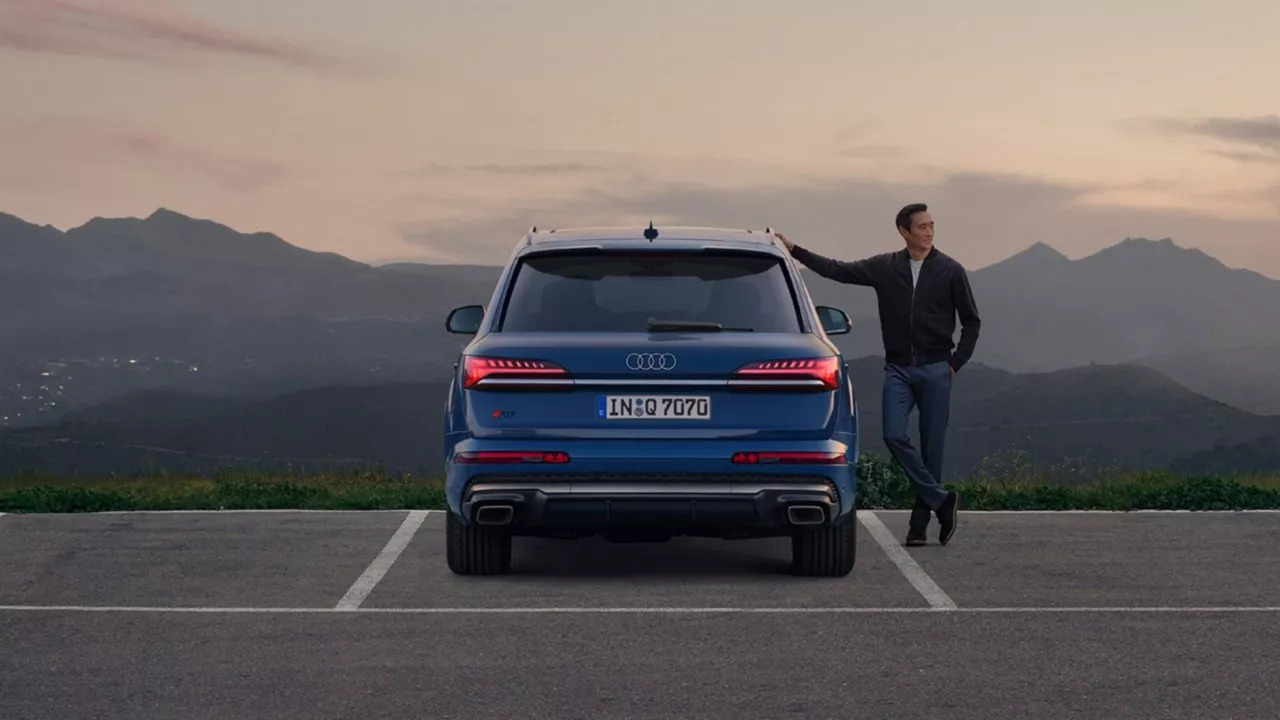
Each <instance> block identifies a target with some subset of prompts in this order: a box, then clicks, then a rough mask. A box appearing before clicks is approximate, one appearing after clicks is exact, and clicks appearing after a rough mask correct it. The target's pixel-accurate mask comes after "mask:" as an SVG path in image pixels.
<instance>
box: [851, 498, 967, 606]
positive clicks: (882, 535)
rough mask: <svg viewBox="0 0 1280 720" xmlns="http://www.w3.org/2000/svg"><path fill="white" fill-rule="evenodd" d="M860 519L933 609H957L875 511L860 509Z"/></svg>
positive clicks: (953, 602)
mask: <svg viewBox="0 0 1280 720" xmlns="http://www.w3.org/2000/svg"><path fill="white" fill-rule="evenodd" d="M858 520H859V521H860V522H861V523H862V525H863V527H865V528H866V529H867V530H869V531H871V536H872V537H873V538H875V539H876V542H877V543H879V544H880V547H881V548H883V549H884V552H885V554H886V555H888V556H889V559H890V560H892V561H893V564H894V565H897V566H898V569H899V570H901V571H902V574H903V575H905V576H906V577H907V581H908V582H910V583H911V585H912V586H913V587H914V588H915V589H916V590H918V591H919V592H920V594H921V595H923V596H924V599H925V601H926V602H928V603H929V607H930V608H931V609H933V610H955V609H956V607H957V606H956V603H955V601H954V600H952V599H951V597H950V596H948V595H947V594H946V593H945V592H943V591H942V588H940V587H938V584H937V583H935V582H934V581H933V578H931V577H929V574H928V573H926V572H925V571H924V568H921V567H920V565H919V564H917V563H916V561H915V559H914V558H912V557H911V555H910V554H908V553H907V551H906V550H905V549H903V547H902V545H900V544H899V543H898V539H897V538H895V537H894V536H893V533H891V532H889V528H887V527H885V526H884V522H883V521H881V520H880V518H878V517H876V514H875V513H874V512H871V511H868V510H859V511H858Z"/></svg>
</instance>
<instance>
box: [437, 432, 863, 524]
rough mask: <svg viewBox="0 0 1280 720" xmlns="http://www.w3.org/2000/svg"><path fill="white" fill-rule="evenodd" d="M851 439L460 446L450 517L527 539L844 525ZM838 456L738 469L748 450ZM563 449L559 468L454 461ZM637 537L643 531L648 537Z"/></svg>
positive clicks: (853, 481)
mask: <svg viewBox="0 0 1280 720" xmlns="http://www.w3.org/2000/svg"><path fill="white" fill-rule="evenodd" d="M849 440H850V441H846V442H841V441H838V440H830V439H829V440H810V441H784V442H779V441H774V442H757V443H752V442H750V441H747V442H742V441H732V440H730V441H724V440H700V441H671V440H661V441H645V440H628V441H612V442H601V441H598V440H578V441H561V442H554V441H541V442H534V443H523V442H522V443H520V444H519V445H515V443H513V442H511V441H509V440H508V441H505V442H493V441H488V440H479V439H475V438H467V439H465V440H462V441H461V442H459V443H458V444H456V445H455V446H454V447H453V448H452V450H453V452H451V453H450V455H449V458H448V460H447V461H446V474H447V481H446V496H447V499H448V504H449V509H450V511H451V512H453V513H454V514H455V515H456V516H457V517H458V518H459V519H460V520H462V521H463V522H464V523H471V522H478V523H480V524H486V525H500V526H502V527H504V528H507V529H509V530H510V531H511V532H513V533H517V534H526V535H553V536H580V535H589V534H609V533H625V532H626V531H627V530H641V531H644V532H650V531H652V532H654V533H656V534H671V535H705V536H716V537H731V536H743V537H751V536H777V535H785V534H791V533H794V532H797V531H802V530H805V529H813V528H818V527H823V526H828V525H831V524H834V523H839V522H842V521H843V520H844V519H845V518H846V517H847V516H848V515H849V514H850V513H852V512H853V511H854V509H855V507H856V492H857V472H856V464H855V462H854V461H853V460H852V458H855V457H856V452H857V444H856V437H854V438H849ZM744 447H745V448H746V449H749V450H759V451H773V450H788V451H816V452H844V453H846V454H847V457H849V458H851V459H850V460H849V461H848V462H845V463H840V464H836V465H819V464H812V465H809V464H759V465H738V464H734V463H732V462H731V461H730V458H731V457H732V455H733V453H734V452H736V451H738V450H742V449H744ZM463 450H466V451H479V450H520V451H522V452H523V451H528V450H538V451H551V450H556V451H564V452H566V453H567V454H568V455H569V457H570V458H571V460H570V461H569V462H567V463H564V464H541V463H532V464H523V463H520V464H471V463H457V462H454V453H456V452H457V451H463ZM644 532H642V533H641V534H644Z"/></svg>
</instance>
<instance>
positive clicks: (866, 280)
mask: <svg viewBox="0 0 1280 720" xmlns="http://www.w3.org/2000/svg"><path fill="white" fill-rule="evenodd" d="M775 234H776V235H777V236H778V239H779V240H781V241H782V245H783V247H785V248H786V249H787V251H788V252H790V253H791V257H793V258H795V259H796V261H797V262H799V263H800V264H801V265H804V266H805V267H807V268H809V269H810V270H812V271H814V272H815V273H817V274H818V275H820V276H822V277H824V278H826V279H828V280H835V281H836V282H841V283H846V284H849V285H866V286H874V285H875V284H876V273H875V270H876V268H875V265H874V264H873V262H874V260H875V258H867V259H865V260H854V261H852V262H846V261H842V260H833V259H831V258H829V257H823V256H822V255H819V254H817V253H815V252H813V251H811V250H806V249H804V248H802V247H800V246H799V245H796V244H795V243H793V242H791V241H790V240H788V239H787V238H786V236H785V235H783V234H782V233H775Z"/></svg>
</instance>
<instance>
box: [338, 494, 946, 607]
mask: <svg viewBox="0 0 1280 720" xmlns="http://www.w3.org/2000/svg"><path fill="white" fill-rule="evenodd" d="M790 558H791V543H790V541H789V540H786V539H771V540H714V539H690V538H676V539H672V540H670V541H669V542H666V543H660V544H619V543H610V542H608V541H605V540H600V539H584V540H549V539H540V538H516V539H515V541H514V547H513V560H512V573H511V574H509V575H505V576H491V577H459V576H456V575H454V574H452V573H451V572H450V571H449V568H448V565H447V564H446V563H445V536H444V516H443V515H441V514H431V515H429V516H428V517H427V519H426V521H425V522H424V523H423V524H422V527H421V528H420V529H419V531H418V533H417V535H416V536H415V537H414V539H413V542H411V543H410V544H409V545H408V546H407V547H406V548H405V550H404V552H403V553H402V554H401V555H400V556H399V558H398V559H397V560H396V562H395V564H394V565H392V567H391V569H390V570H389V571H388V572H387V573H386V575H385V577H384V578H383V579H382V581H381V582H380V583H379V584H378V585H377V587H376V588H374V590H373V591H372V592H371V593H370V594H369V596H368V598H367V600H366V601H365V602H364V604H363V605H362V607H366V608H405V607H430V608H466V607H476V608H637V607H646V608H671V607H679V608H705V607H767V608H804V607H809V608H830V607H862V608H897V607H902V608H925V607H928V605H927V603H926V602H925V601H924V599H923V597H922V596H921V595H920V593H918V592H917V591H916V590H915V589H914V588H912V586H911V585H910V584H909V583H908V582H907V581H906V579H905V578H904V577H903V575H902V573H901V572H900V571H899V569H898V568H897V567H896V566H895V565H894V563H893V562H892V561H891V560H890V559H889V558H888V557H887V556H886V555H885V553H884V552H883V550H881V549H880V548H879V547H878V545H877V543H876V541H875V539H874V538H873V537H872V536H871V534H870V533H868V532H867V531H866V529H865V528H861V527H860V528H859V535H858V561H857V567H856V569H855V571H854V574H853V575H851V576H849V577H846V578H797V577H795V576H793V575H791V574H790V569H789V568H790V565H789V564H790Z"/></svg>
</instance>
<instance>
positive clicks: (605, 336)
mask: <svg viewBox="0 0 1280 720" xmlns="http://www.w3.org/2000/svg"><path fill="white" fill-rule="evenodd" d="M644 232H645V229H644V228H620V229H618V228H594V229H579V230H574V231H568V232H565V231H555V232H531V233H530V234H529V235H527V236H526V237H525V238H524V239H523V240H522V241H521V242H520V243H518V244H517V246H516V247H515V248H514V249H513V251H512V253H511V256H510V258H509V259H508V262H507V264H506V266H505V267H504V268H503V271H502V274H501V276H500V278H499V280H498V282H497V284H496V286H495V288H494V291H493V293H492V295H491V298H490V301H489V303H488V304H487V305H486V306H485V308H484V309H485V312H484V314H483V318H479V319H476V318H472V319H475V320H476V322H475V325H474V336H473V337H472V338H471V340H470V342H469V343H468V344H467V346H466V347H465V348H464V350H463V352H462V354H461V356H460V358H459V362H458V364H457V365H456V366H455V368H454V374H453V378H452V382H451V384H450V387H449V394H448V398H447V400H446V402H445V408H444V412H445V434H444V438H443V440H444V450H445V470H446V476H447V483H446V495H447V499H448V506H449V510H450V511H451V512H453V513H456V514H457V515H458V517H459V519H460V520H462V521H463V522H471V521H472V517H471V513H472V512H473V511H474V510H475V507H473V505H474V500H475V497H474V496H475V494H476V492H477V488H479V491H480V492H481V494H483V493H489V495H488V496H487V497H494V498H505V500H504V502H507V503H511V504H517V505H518V506H519V507H521V508H524V510H521V511H520V512H522V513H524V514H523V515H522V516H521V518H520V519H521V520H522V522H515V523H513V524H512V526H511V527H512V531H513V532H517V533H527V534H541V533H543V532H544V531H545V532H557V531H559V530H565V529H566V527H567V525H565V524H564V523H567V524H568V525H574V524H575V523H577V525H578V526H579V527H578V528H577V529H579V530H583V531H584V532H586V531H596V530H601V531H603V530H605V529H607V528H608V527H610V526H611V525H612V524H614V522H615V521H618V522H626V521H631V520H635V521H636V522H639V523H640V524H645V523H652V522H662V523H665V524H666V526H667V527H669V528H674V529H673V532H678V533H684V534H698V533H700V532H706V533H708V534H712V535H721V536H729V535H732V534H733V533H734V532H736V531H737V530H741V531H742V532H745V533H748V534H750V533H752V532H755V533H760V534H766V535H768V534H774V535H783V534H788V533H789V532H791V531H793V530H794V528H788V527H787V526H786V524H785V522H783V523H778V522H775V520H777V518H776V516H775V515H771V514H770V513H773V511H774V509H775V503H786V502H790V501H791V500H788V498H791V499H792V500H794V499H795V498H803V497H813V496H812V495H805V493H812V492H816V491H817V490H816V488H826V489H827V490H829V491H831V494H830V497H831V499H832V503H831V510H832V513H831V514H830V515H829V516H827V517H826V519H825V522H827V523H834V522H839V521H843V520H844V519H846V518H847V517H848V515H849V514H850V513H852V512H853V511H854V508H855V505H856V495H857V478H856V462H857V457H858V437H859V431H858V415H857V403H856V395H855V392H854V388H853V385H852V381H851V379H850V377H849V373H848V368H847V365H846V364H845V362H844V359H843V358H842V357H841V356H840V353H839V350H838V348H837V347H836V346H835V344H834V343H833V342H831V340H830V338H829V337H828V336H827V333H826V332H824V330H823V327H822V325H821V322H820V318H819V314H818V312H817V310H816V309H815V308H814V305H813V302H812V299H811V298H810V296H809V293H808V290H807V289H806V288H805V286H804V283H803V280H802V278H801V275H800V273H799V269H798V267H797V265H796V264H795V262H794V261H793V260H792V259H791V258H790V256H789V254H788V253H786V252H785V251H783V249H782V248H780V247H779V246H778V244H777V242H776V239H775V238H774V236H773V235H772V233H771V232H768V231H766V232H764V233H761V232H758V231H756V232H750V231H734V230H723V229H706V228H659V229H658V237H657V238H654V239H653V240H650V239H648V238H646V237H645V236H644ZM583 253H603V254H611V253H626V254H628V255H630V256H643V257H646V258H647V257H649V256H650V255H654V256H656V255H662V256H664V257H679V256H682V255H687V256H689V257H697V256H703V255H705V254H707V253H712V254H718V255H719V256H721V257H726V258H728V257H732V256H733V254H737V255H738V256H741V257H744V258H751V257H754V258H767V259H768V260H769V261H770V262H771V263H772V262H776V263H778V264H779V265H780V267H781V272H782V276H783V277H784V278H785V288H786V293H787V296H789V297H794V298H795V301H794V304H793V307H791V308H790V309H791V310H794V312H795V317H794V324H795V331H792V332H730V331H723V332H703V331H700V330H691V331H683V330H681V331H658V332H645V331H636V329H635V327H634V326H633V325H628V326H627V328H626V331H615V330H614V329H612V328H610V327H608V326H600V327H596V328H594V329H593V330H592V331H585V332H573V331H569V332H536V331H520V330H517V331H512V332H509V331H506V330H504V329H503V322H504V319H509V318H510V317H513V316H512V315H511V314H510V313H508V310H509V308H510V303H509V298H510V297H511V293H512V290H513V281H514V283H515V284H516V286H517V287H518V283H519V282H520V276H519V273H520V272H521V268H522V267H532V265H529V264H527V263H526V261H529V262H534V260H531V259H538V258H553V257H556V256H560V257H564V256H566V255H569V254H576V255H577V256H582V254H583ZM609 257H613V256H612V255H609ZM539 262H541V261H539ZM555 262H556V261H554V260H546V261H545V263H546V264H548V266H551V267H554V266H555ZM744 262H750V261H749V260H744ZM587 265H590V263H587ZM526 272H527V271H526ZM771 272H772V271H771ZM772 287H775V288H777V287H779V286H777V285H776V282H775V285H774V286H772ZM520 307H521V308H523V307H524V306H523V305H521V306H520ZM479 312H480V311H479V310H476V311H475V313H476V314H477V316H478V313H479ZM452 318H453V316H451V322H452ZM660 319H661V318H660ZM628 322H634V321H632V320H629V321H628ZM777 322H780V323H782V324H783V325H786V323H787V322H789V321H788V320H786V319H785V318H783V319H780V320H777ZM845 322H846V328H847V318H846V319H845ZM468 356H477V357H482V358H491V359H493V358H496V359H498V360H499V361H504V360H509V361H514V362H523V361H539V362H542V363H544V364H545V365H547V366H548V367H554V368H558V369H559V370H562V371H563V372H562V373H561V372H559V370H557V371H556V372H555V373H551V374H549V375H548V376H546V378H545V379H544V378H541V377H539V378H532V379H530V378H525V379H523V380H516V381H512V382H516V383H523V385H521V386H519V387H512V386H504V385H502V384H501V380H502V377H503V376H498V381H497V383H496V384H486V383H481V384H480V385H477V386H475V387H471V388H469V389H467V388H464V384H465V383H466V382H467V380H468V377H469V375H468V373H469V369H468V368H469V366H468V363H467V361H466V358H467V357H468ZM814 358H818V359H822V358H830V359H832V360H831V362H832V363H833V368H834V376H833V380H834V383H835V386H834V388H832V387H827V386H823V387H819V388H813V387H807V388H805V387H799V386H795V387H784V388H780V389H779V388H773V389H768V390H764V389H759V388H758V387H756V386H754V385H751V384H749V383H750V382H754V381H751V380H747V379H743V378H744V377H746V378H751V377H756V376H741V375H736V374H735V371H737V370H739V369H741V368H743V367H744V366H746V365H748V364H750V363H756V362H764V363H766V365H767V366H768V367H775V366H778V365H779V363H781V364H782V366H783V367H787V365H786V363H789V362H795V361H799V360H803V359H814ZM472 377H473V379H474V377H479V375H478V374H476V375H474V376H472ZM539 383H542V384H539ZM610 396H649V397H659V398H661V397H663V396H667V397H678V398H689V399H690V403H689V404H687V407H694V404H693V402H694V401H697V403H699V404H698V405H697V407H699V408H701V409H703V410H707V409H709V413H710V414H709V416H708V417H699V418H693V417H687V416H677V417H672V418H662V419H658V418H654V417H650V416H645V415H632V416H629V417H619V418H615V419H605V418H602V417H601V416H600V414H599V411H600V409H601V407H602V402H603V403H607V402H608V400H607V398H608V397H610ZM602 398H603V400H602ZM667 405H668V406H670V405H671V404H670V403H667ZM613 407H625V406H618V405H616V403H615V405H614V406H613ZM650 407H652V405H650ZM677 415H678V412H677ZM486 452H520V453H533V454H537V453H553V454H563V456H567V462H563V461H560V462H534V463H530V462H520V463H516V462H509V463H501V462H499V463H495V462H480V463H476V462H459V459H460V457H463V456H466V455H467V454H468V453H486ZM775 452H776V453H784V454H785V453H832V454H833V455H842V458H841V459H840V460H839V461H838V462H835V463H834V464H815V463H812V462H805V463H798V464H797V463H792V462H775V463H767V462H760V463H755V464H751V463H748V464H744V463H735V462H734V461H733V458H734V456H735V453H765V454H766V455H767V454H769V453H775ZM460 454H462V455H461V456H460ZM548 457H550V456H548ZM557 457H560V455H557ZM563 459H564V458H561V460H563ZM735 478H736V480H735ZM504 479H505V480H504ZM815 483H817V485H815ZM797 493H799V494H797ZM744 499H749V500H750V501H751V502H752V503H754V504H755V505H754V506H755V507H756V508H757V509H758V510H759V512H758V513H757V516H756V520H755V521H752V520H751V519H750V518H749V517H747V516H745V515H742V514H740V513H739V514H735V513H734V512H731V511H730V509H731V506H732V507H737V508H739V509H741V503H740V502H739V501H742V500H744ZM646 500H650V501H652V502H651V503H649V505H647V506H646V505H645V504H644V503H645V501H646ZM573 501H577V503H576V504H574V502H573ZM735 502H738V505H734V503H735ZM592 503H595V504H592ZM664 503H665V504H664ZM570 506H573V507H574V508H575V511H581V513H580V514H578V515H574V514H573V513H570V514H568V515H566V514H565V513H566V512H567V510H566V508H569V507H570ZM624 507H627V508H632V509H633V510H634V509H636V508H645V509H644V510H643V511H641V510H637V511H636V513H632V514H629V515H627V513H623V512H621V510H620V508H624ZM553 509H554V512H553V511H552V510H553ZM717 513H719V514H717ZM621 515H627V517H626V518H622V517H621ZM553 516H554V518H559V519H560V520H563V521H564V523H560V525H559V526H557V523H558V522H559V521H554V522H553V519H554V518H553ZM685 516H689V517H692V518H693V520H691V521H690V522H684V521H683V519H682V518H685ZM565 518H578V519H577V520H564V519H565ZM602 518H603V520H602ZM716 518H720V520H716ZM771 518H772V519H771ZM531 520H532V522H531ZM544 520H545V521H546V522H543V521H544ZM597 521H599V522H597ZM735 524H736V525H735ZM553 526H556V527H553ZM557 527H558V530H557ZM569 529H570V530H572V529H573V528H569Z"/></svg>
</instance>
